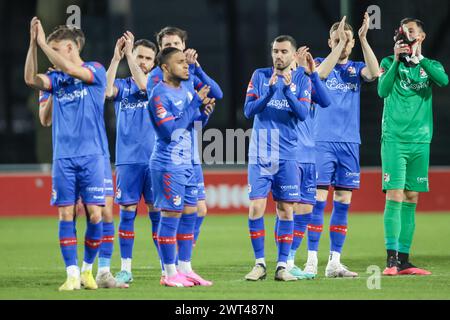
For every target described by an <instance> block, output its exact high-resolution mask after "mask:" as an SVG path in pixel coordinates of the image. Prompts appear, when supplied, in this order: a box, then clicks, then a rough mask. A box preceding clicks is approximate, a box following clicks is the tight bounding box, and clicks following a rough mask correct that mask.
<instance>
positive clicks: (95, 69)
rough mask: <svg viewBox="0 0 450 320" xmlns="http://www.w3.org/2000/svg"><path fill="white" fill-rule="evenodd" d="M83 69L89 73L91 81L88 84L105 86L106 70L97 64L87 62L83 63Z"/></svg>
mask: <svg viewBox="0 0 450 320" xmlns="http://www.w3.org/2000/svg"><path fill="white" fill-rule="evenodd" d="M84 67H85V68H86V69H88V70H89V71H90V73H91V79H90V81H89V84H91V85H99V86H106V70H105V67H103V66H102V65H101V64H100V63H98V62H89V63H85V64H84Z"/></svg>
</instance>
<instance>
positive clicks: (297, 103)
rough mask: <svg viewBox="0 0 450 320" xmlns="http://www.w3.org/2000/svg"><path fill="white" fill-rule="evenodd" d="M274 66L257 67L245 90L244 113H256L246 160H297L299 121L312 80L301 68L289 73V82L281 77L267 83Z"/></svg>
mask: <svg viewBox="0 0 450 320" xmlns="http://www.w3.org/2000/svg"><path fill="white" fill-rule="evenodd" d="M272 74H273V68H265V69H258V70H256V71H255V73H254V74H253V77H252V80H251V82H250V85H249V87H248V90H247V98H246V101H245V106H244V113H245V116H246V117H247V118H251V117H255V119H254V123H253V134H252V137H251V141H250V150H249V160H251V161H252V162H253V161H256V159H262V160H264V161H277V160H279V159H281V160H298V157H299V155H298V152H296V150H297V148H298V143H299V139H300V136H301V132H300V130H301V129H300V123H301V122H302V121H304V120H305V119H306V118H307V116H308V112H309V110H310V107H311V80H310V79H309V78H308V77H307V76H306V75H305V74H304V73H303V72H293V73H292V84H291V85H290V86H286V85H285V84H284V82H283V78H282V77H280V76H279V77H278V81H277V83H276V84H275V85H274V86H269V80H270V78H271V76H272Z"/></svg>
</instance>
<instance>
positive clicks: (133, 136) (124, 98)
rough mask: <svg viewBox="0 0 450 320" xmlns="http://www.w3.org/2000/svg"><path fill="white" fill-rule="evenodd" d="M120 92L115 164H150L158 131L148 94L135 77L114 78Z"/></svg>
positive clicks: (117, 101)
mask: <svg viewBox="0 0 450 320" xmlns="http://www.w3.org/2000/svg"><path fill="white" fill-rule="evenodd" d="M114 86H115V87H116V88H117V90H118V92H117V96H116V98H115V99H114V108H115V112H116V119H117V122H116V123H117V124H116V127H117V129H116V132H117V135H116V165H122V164H148V162H149V160H150V156H151V154H152V151H153V147H154V144H155V131H154V129H153V126H152V123H151V121H150V114H149V113H148V110H147V106H148V96H147V92H146V91H141V90H139V88H138V86H137V85H136V82H135V81H134V80H133V78H132V77H129V78H126V79H117V80H116V81H115V82H114Z"/></svg>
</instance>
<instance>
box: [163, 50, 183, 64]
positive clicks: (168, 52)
mask: <svg viewBox="0 0 450 320" xmlns="http://www.w3.org/2000/svg"><path fill="white" fill-rule="evenodd" d="M178 52H183V51H181V50H179V49H177V48H172V47H170V48H165V49H163V50H161V51H160V52H159V54H158V56H157V57H156V62H157V63H158V66H159V67H161V66H162V65H163V64H166V63H167V61H168V60H169V59H170V57H171V56H173V55H174V54H175V53H178Z"/></svg>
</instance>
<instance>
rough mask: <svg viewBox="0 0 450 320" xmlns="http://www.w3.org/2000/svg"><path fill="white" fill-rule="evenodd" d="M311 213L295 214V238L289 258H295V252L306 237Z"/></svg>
mask: <svg viewBox="0 0 450 320" xmlns="http://www.w3.org/2000/svg"><path fill="white" fill-rule="evenodd" d="M311 216H312V214H311V213H307V214H294V239H293V240H292V246H291V251H290V253H289V258H290V259H291V260H294V258H295V253H296V252H297V250H298V248H299V247H300V245H301V243H302V240H303V238H304V237H305V231H306V228H307V227H308V224H309V222H310V221H311Z"/></svg>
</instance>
